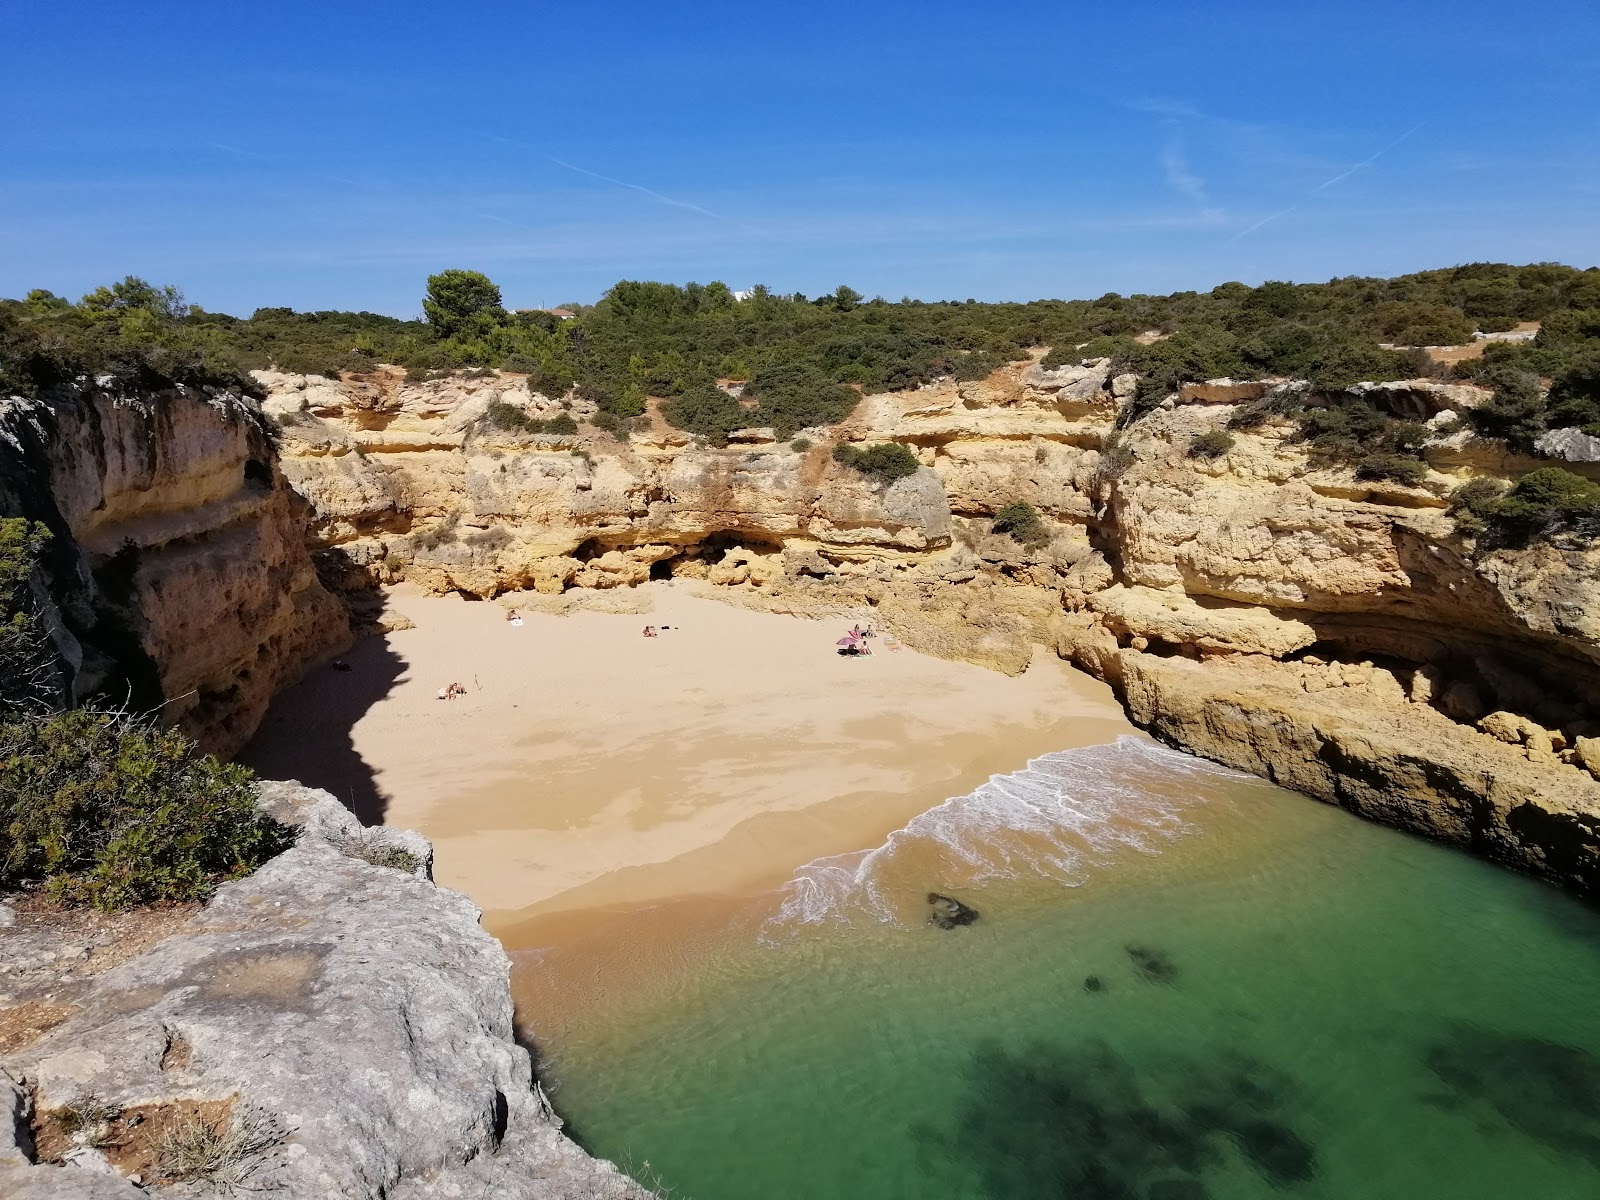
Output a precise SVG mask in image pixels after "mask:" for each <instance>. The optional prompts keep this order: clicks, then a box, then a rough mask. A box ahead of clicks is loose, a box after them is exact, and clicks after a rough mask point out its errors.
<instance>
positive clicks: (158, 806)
mask: <svg viewBox="0 0 1600 1200" xmlns="http://www.w3.org/2000/svg"><path fill="white" fill-rule="evenodd" d="M252 780H253V776H252V775H251V773H250V772H249V771H248V770H247V769H246V768H244V767H241V766H237V765H234V764H230V763H222V762H218V761H217V760H216V759H214V758H211V757H210V756H208V755H204V754H201V753H200V752H199V751H198V750H197V749H196V747H195V745H194V743H193V742H191V741H190V740H189V739H188V738H186V737H184V736H183V735H182V734H181V733H179V732H177V731H176V730H170V729H169V730H160V729H156V728H154V727H153V726H151V725H149V724H147V723H145V722H142V721H137V720H134V719H131V718H129V717H127V716H124V715H122V714H119V713H106V712H94V711H90V710H86V709H74V710H71V711H68V712H61V713H38V714H21V715H16V716H10V717H7V718H6V720H5V721H4V723H3V724H0V888H3V889H22V888H31V887H37V886H40V885H44V886H47V887H48V888H49V890H50V891H51V892H52V893H53V894H54V895H55V896H57V897H58V898H60V899H62V900H64V901H66V902H68V903H72V904H90V905H93V906H95V907H97V908H102V909H118V908H127V907H129V906H131V905H135V904H150V903H159V902H170V901H182V900H198V899H201V898H203V897H205V896H206V895H207V894H209V893H210V891H211V890H212V889H213V888H214V887H215V886H216V885H217V884H218V883H220V882H222V881H224V880H228V879H234V878H237V877H239V876H241V875H245V874H248V873H249V872H250V871H252V870H254V869H255V868H256V867H257V866H259V865H260V864H261V863H263V862H265V861H266V860H267V859H268V858H270V857H272V856H273V855H275V854H277V853H278V852H280V851H281V850H283V849H284V848H285V847H286V846H287V845H288V843H289V841H290V840H291V839H290V836H289V834H288V832H287V831H286V830H284V829H283V827H282V826H280V825H278V824H277V823H276V822H274V821H272V820H271V819H269V818H268V817H266V816H264V815H262V814H261V813H259V812H257V810H256V806H255V789H254V787H253V784H252Z"/></svg>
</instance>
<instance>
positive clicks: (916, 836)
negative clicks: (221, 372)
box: [768, 736, 1249, 935]
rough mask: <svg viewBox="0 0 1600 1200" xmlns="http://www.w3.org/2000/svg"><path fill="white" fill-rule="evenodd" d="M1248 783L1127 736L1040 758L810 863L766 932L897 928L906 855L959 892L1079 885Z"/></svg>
mask: <svg viewBox="0 0 1600 1200" xmlns="http://www.w3.org/2000/svg"><path fill="white" fill-rule="evenodd" d="M1246 778H1249V777H1248V776H1242V775H1240V774H1239V773H1238V772H1236V771H1231V770H1229V769H1228V768H1226V767H1220V766H1217V765H1216V764H1215V763H1211V762H1207V761H1206V760H1205V759H1201V758H1195V757H1193V756H1192V755H1188V754H1182V753H1179V752H1178V751H1176V750H1168V749H1166V748H1165V747H1163V746H1158V745H1156V744H1155V743H1153V742H1149V741H1146V740H1144V739H1142V738H1136V737H1130V736H1124V737H1121V738H1118V739H1117V740H1116V741H1115V742H1113V743H1110V744H1108V745H1103V746H1085V747H1082V748H1080V749H1076V750H1061V751H1057V752H1055V753H1052V754H1045V755H1042V756H1041V757H1039V758H1036V759H1034V760H1033V761H1032V762H1030V763H1029V764H1028V765H1027V766H1026V767H1024V768H1023V769H1022V770H1020V771H1015V772H1012V773H1011V774H1009V775H994V776H991V777H990V779H989V781H988V782H987V783H984V784H983V785H982V786H980V787H979V788H978V789H977V790H976V791H973V792H970V793H968V794H967V795H965V796H955V797H953V798H951V799H949V800H946V801H945V802H944V803H943V804H940V805H938V806H937V807H935V808H931V809H929V810H928V811H927V812H925V813H922V814H920V815H919V816H917V817H914V818H913V819H912V820H911V821H910V822H908V823H907V824H906V825H905V826H904V828H901V829H898V830H896V831H895V832H894V833H892V834H890V835H889V839H888V841H886V842H884V844H883V845H881V846H879V847H878V848H877V849H875V850H861V851H857V852H855V853H851V854H839V855H833V856H831V857H828V858H819V859H817V860H815V861H814V862H810V863H807V864H806V865H805V866H803V867H801V868H800V869H799V870H798V871H797V872H796V873H795V877H794V879H792V880H791V881H790V882H789V883H788V884H787V885H786V886H785V889H784V896H783V903H782V906H781V908H780V909H779V910H778V912H777V914H776V915H775V916H774V917H773V918H772V920H771V921H770V922H769V923H768V934H769V935H773V934H779V933H781V932H783V931H784V930H785V929H791V930H792V929H794V928H796V927H798V926H804V925H818V924H822V923H824V922H828V921H835V920H845V919H848V918H851V917H854V916H857V915H859V914H866V915H868V916H871V917H874V918H876V919H877V920H880V921H892V920H894V919H895V916H896V911H897V906H896V904H895V902H894V899H893V897H892V896H891V894H890V891H889V888H888V885H887V883H886V876H887V875H888V874H889V872H890V868H891V867H892V865H893V863H894V862H895V860H896V859H897V858H898V857H900V856H902V855H905V854H908V853H911V854H919V855H923V856H925V855H927V854H928V853H929V852H932V853H933V854H935V855H936V856H937V857H938V859H939V861H940V862H941V863H942V864H943V866H944V873H946V874H947V875H949V876H950V877H951V880H952V881H954V880H959V883H960V885H961V886H964V887H972V886H977V885H981V884H984V883H988V882H993V881H995V880H998V879H1015V878H1022V877H1030V876H1031V877H1042V878H1047V879H1055V880H1058V881H1059V882H1061V883H1063V884H1069V885H1072V884H1078V883H1081V882H1083V880H1084V879H1085V877H1086V875H1087V872H1088V870H1089V868H1091V867H1092V866H1093V865H1094V864H1095V863H1096V862H1103V861H1105V860H1106V859H1107V858H1108V857H1110V856H1112V855H1115V854H1118V853H1121V852H1124V851H1126V850H1128V849H1132V850H1136V851H1141V852H1144V853H1149V854H1154V853H1156V852H1158V851H1159V849H1160V848H1161V847H1162V846H1163V845H1165V844H1167V843H1169V842H1171V841H1172V840H1173V839H1174V838H1177V837H1179V836H1181V835H1182V834H1183V833H1185V832H1186V831H1188V830H1189V829H1190V828H1191V826H1190V824H1189V823H1188V821H1187V820H1186V819H1185V815H1184V814H1185V813H1186V812H1188V811H1190V810H1192V809H1193V808H1194V807H1195V806H1196V805H1199V804H1203V803H1204V802H1205V800H1206V797H1207V793H1208V792H1209V793H1211V794H1213V795H1215V794H1216V787H1217V785H1218V784H1220V783H1222V782H1224V781H1226V780H1230V779H1232V780H1238V779H1246ZM903 890H904V889H903V887H896V888H895V890H894V894H895V895H898V894H899V893H900V892H902V891H903Z"/></svg>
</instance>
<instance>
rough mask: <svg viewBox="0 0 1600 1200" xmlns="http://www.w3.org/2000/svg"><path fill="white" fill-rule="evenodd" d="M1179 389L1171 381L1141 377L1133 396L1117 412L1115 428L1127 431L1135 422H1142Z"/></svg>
mask: <svg viewBox="0 0 1600 1200" xmlns="http://www.w3.org/2000/svg"><path fill="white" fill-rule="evenodd" d="M1176 389H1177V384H1176V383H1175V382H1173V381H1172V380H1170V379H1162V378H1159V377H1156V376H1151V375H1141V376H1139V382H1138V383H1137V384H1135V385H1134V389H1133V395H1132V396H1130V397H1128V399H1127V402H1126V403H1124V404H1123V405H1122V407H1121V408H1119V409H1118V410H1117V416H1116V420H1115V422H1114V424H1115V427H1116V428H1118V429H1126V428H1128V426H1130V425H1132V424H1133V423H1134V422H1136V421H1139V420H1142V419H1143V418H1145V417H1147V416H1149V415H1150V414H1151V413H1153V412H1155V411H1156V409H1158V408H1160V407H1161V405H1162V402H1163V401H1164V400H1166V398H1167V397H1168V396H1169V395H1170V394H1171V393H1172V392H1173V391H1175V390H1176Z"/></svg>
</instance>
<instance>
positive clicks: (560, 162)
mask: <svg viewBox="0 0 1600 1200" xmlns="http://www.w3.org/2000/svg"><path fill="white" fill-rule="evenodd" d="M545 158H547V159H549V160H550V161H551V162H553V163H555V164H556V166H558V167H565V168H566V169H567V170H569V171H576V172H577V173H578V174H579V175H587V176H589V178H591V179H598V180H600V181H602V182H603V183H613V184H616V186H617V187H623V188H628V189H630V190H632V191H635V192H642V193H643V194H644V195H646V196H649V197H650V198H651V199H652V200H659V201H661V203H663V204H670V205H672V207H673V208H682V209H687V210H688V211H689V212H692V213H699V214H700V215H701V216H702V217H710V218H711V219H712V220H714V221H725V220H727V218H726V217H724V216H723V215H722V214H721V213H714V212H712V211H711V210H710V209H709V208H701V207H700V206H699V205H698V204H690V203H689V202H688V201H687V200H677V199H674V198H673V197H671V196H667V195H664V194H662V193H661V192H658V191H656V190H655V189H654V188H647V187H645V186H644V185H643V184H642V183H629V182H628V181H627V180H626V179H613V178H612V177H611V176H610V175H602V174H600V172H599V171H591V170H589V168H588V167H580V166H578V165H577V164H576V163H569V162H567V161H566V160H565V159H562V158H557V157H556V156H555V155H554V154H546V155H545Z"/></svg>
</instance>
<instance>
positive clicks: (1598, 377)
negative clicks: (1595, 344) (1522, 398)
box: [1546, 350, 1600, 432]
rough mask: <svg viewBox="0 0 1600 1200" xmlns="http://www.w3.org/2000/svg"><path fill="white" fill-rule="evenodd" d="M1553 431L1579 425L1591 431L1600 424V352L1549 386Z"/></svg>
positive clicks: (1589, 356)
mask: <svg viewBox="0 0 1600 1200" xmlns="http://www.w3.org/2000/svg"><path fill="white" fill-rule="evenodd" d="M1549 404H1550V410H1549V415H1548V418H1547V421H1546V424H1548V425H1549V426H1550V428H1551V429H1566V428H1569V427H1570V426H1573V425H1576V426H1578V427H1579V428H1582V429H1584V430H1585V432H1588V428H1589V427H1590V426H1592V425H1596V424H1600V350H1597V351H1595V352H1593V353H1590V354H1588V355H1586V356H1585V357H1583V358H1580V359H1579V360H1578V361H1577V362H1575V363H1573V364H1572V366H1570V367H1568V368H1567V369H1566V370H1565V371H1563V372H1562V373H1561V374H1560V375H1558V376H1557V377H1556V380H1555V382H1554V383H1553V384H1552V385H1551V386H1550V400H1549Z"/></svg>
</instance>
